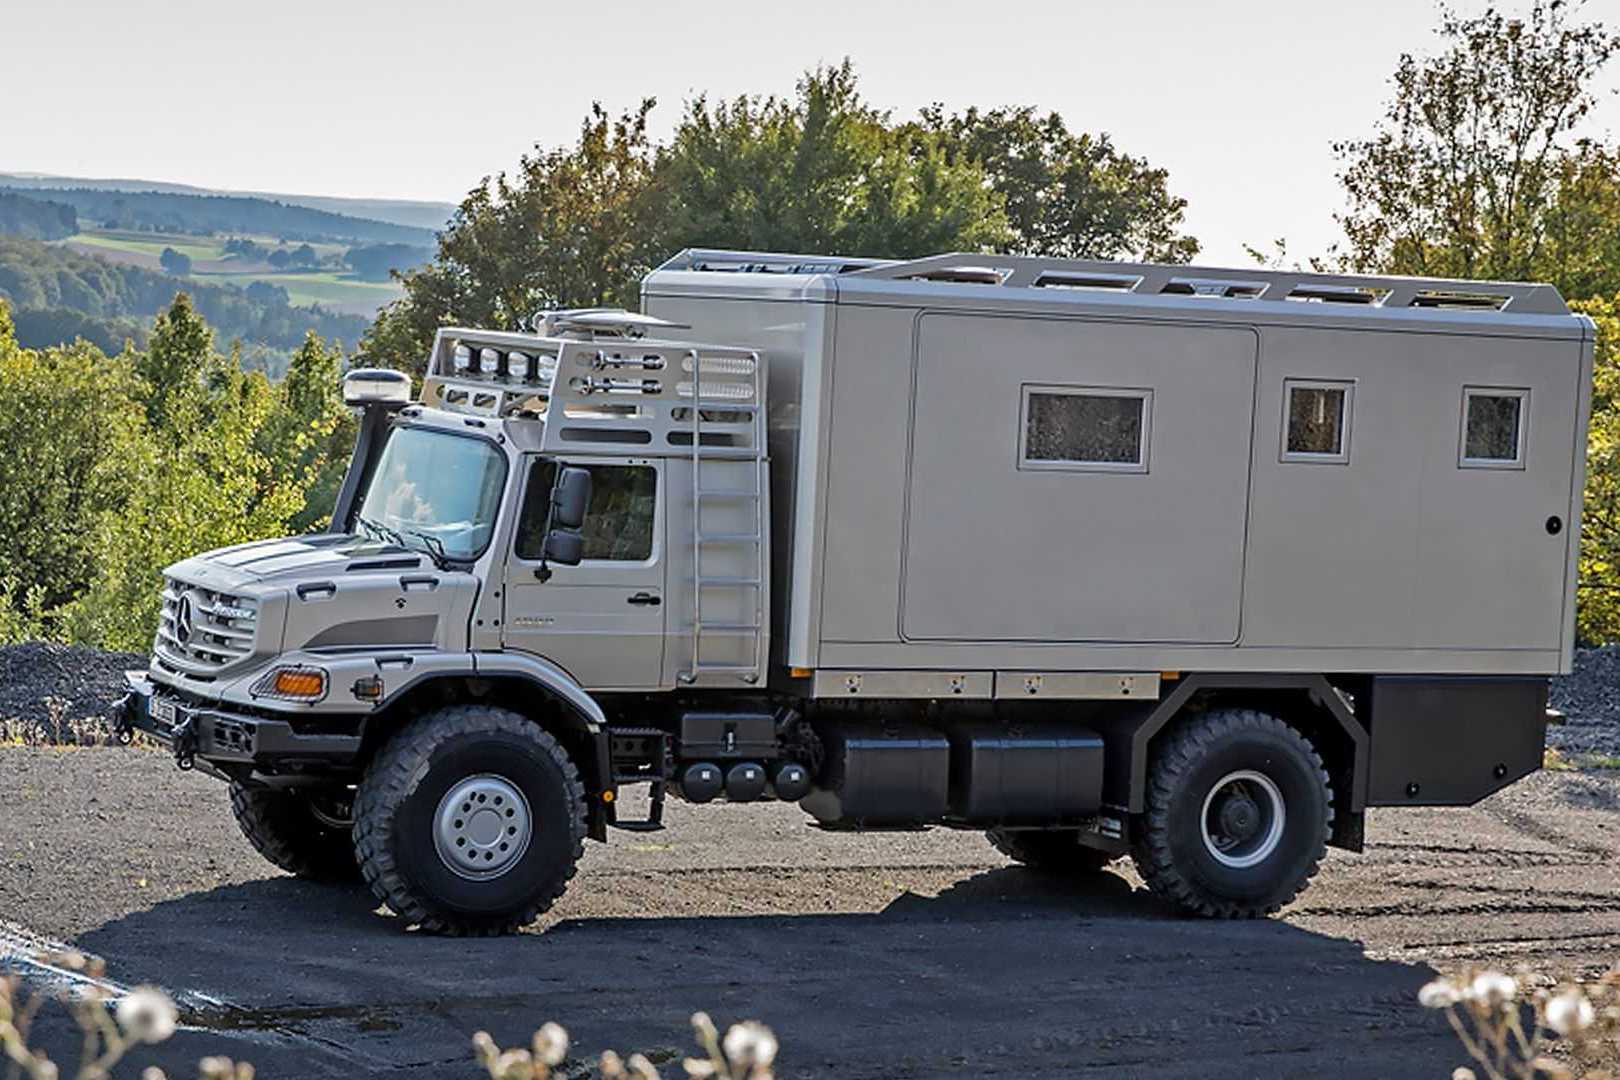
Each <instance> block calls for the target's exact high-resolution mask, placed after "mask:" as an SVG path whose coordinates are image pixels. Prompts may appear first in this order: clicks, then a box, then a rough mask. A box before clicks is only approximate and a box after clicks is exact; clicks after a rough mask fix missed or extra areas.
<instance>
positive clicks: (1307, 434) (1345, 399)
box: [1282, 379, 1355, 465]
mask: <svg viewBox="0 0 1620 1080" xmlns="http://www.w3.org/2000/svg"><path fill="white" fill-rule="evenodd" d="M1283 385H1284V388H1285V389H1284V393H1283V446H1282V460H1284V461H1307V462H1328V463H1333V464H1339V465H1343V464H1346V463H1348V462H1349V460H1350V404H1351V396H1352V393H1353V391H1354V389H1355V384H1353V383H1349V382H1312V381H1307V380H1305V379H1288V380H1287V381H1286V382H1285V383H1284V384H1283Z"/></svg>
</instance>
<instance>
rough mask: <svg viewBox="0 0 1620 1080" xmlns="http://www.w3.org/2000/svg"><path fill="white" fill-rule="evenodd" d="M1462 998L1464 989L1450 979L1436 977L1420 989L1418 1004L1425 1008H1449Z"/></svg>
mask: <svg viewBox="0 0 1620 1080" xmlns="http://www.w3.org/2000/svg"><path fill="white" fill-rule="evenodd" d="M1461 1000H1462V991H1460V990H1458V989H1457V984H1456V983H1454V982H1452V981H1451V980H1450V979H1436V980H1434V981H1433V982H1431V983H1428V984H1426V985H1425V986H1424V987H1423V989H1421V990H1419V991H1418V1004H1419V1005H1422V1006H1423V1007H1424V1008H1425V1009H1449V1008H1451V1006H1453V1005H1455V1004H1457V1002H1459V1001H1461Z"/></svg>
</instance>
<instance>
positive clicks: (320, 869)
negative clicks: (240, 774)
mask: <svg viewBox="0 0 1620 1080" xmlns="http://www.w3.org/2000/svg"><path fill="white" fill-rule="evenodd" d="M231 813H232V814H233V815H234V816H235V817H236V824H237V825H238V826H239V827H240V828H241V830H242V835H243V836H245V837H247V841H248V843H250V844H252V845H253V849H254V850H255V851H257V852H258V853H259V854H260V855H263V856H264V857H265V858H266V859H268V860H270V862H272V863H274V864H275V865H276V866H279V867H281V868H282V869H283V870H285V871H287V872H288V873H289V874H296V875H298V876H299V877H301V878H306V879H308V880H310V881H331V882H350V881H359V880H360V868H359V866H358V865H356V863H355V860H354V841H353V840H352V839H351V838H350V835H349V830H348V829H339V828H333V827H332V826H331V825H329V824H327V823H326V822H323V821H321V820H320V819H319V818H317V817H316V816H315V815H314V814H313V813H311V812H310V808H309V799H308V797H307V796H306V795H304V794H301V793H300V792H297V791H277V790H275V789H274V788H264V787H245V786H243V785H242V784H239V783H235V782H233V783H232V784H231Z"/></svg>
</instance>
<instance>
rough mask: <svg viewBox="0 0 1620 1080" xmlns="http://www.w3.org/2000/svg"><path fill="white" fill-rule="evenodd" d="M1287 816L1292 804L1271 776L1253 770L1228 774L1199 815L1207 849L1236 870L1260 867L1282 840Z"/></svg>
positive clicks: (1210, 793)
mask: <svg viewBox="0 0 1620 1080" xmlns="http://www.w3.org/2000/svg"><path fill="white" fill-rule="evenodd" d="M1251 808H1252V809H1251ZM1250 814H1252V815H1254V820H1253V822H1252V824H1251V823H1250V822H1249V821H1248V815H1250ZM1287 819H1288V804H1287V803H1285V802H1284V801H1283V795H1282V790H1281V789H1280V788H1278V787H1277V785H1276V783H1275V782H1274V781H1273V780H1272V779H1271V777H1269V776H1267V775H1266V774H1265V773H1261V772H1256V771H1255V770H1253V769H1239V770H1237V771H1236V772H1230V773H1227V774H1226V775H1225V776H1223V777H1221V778H1220V779H1219V780H1217V781H1216V782H1215V784H1214V786H1212V787H1211V788H1210V789H1209V794H1208V795H1205V796H1204V810H1203V813H1202V814H1201V815H1200V818H1199V820H1200V823H1201V828H1202V833H1203V837H1204V849H1205V850H1206V851H1208V852H1209V854H1210V857H1211V858H1213V859H1214V860H1215V861H1216V862H1218V863H1220V864H1221V865H1222V866H1229V867H1231V868H1232V869H1234V870H1246V869H1248V868H1249V867H1251V866H1258V865H1259V864H1260V863H1263V862H1265V861H1266V859H1268V858H1270V857H1271V854H1272V852H1274V851H1276V850H1277V846H1278V845H1279V844H1281V843H1282V835H1283V825H1284V824H1285V823H1286V822H1287Z"/></svg>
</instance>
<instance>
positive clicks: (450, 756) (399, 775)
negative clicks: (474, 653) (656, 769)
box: [354, 705, 585, 934]
mask: <svg viewBox="0 0 1620 1080" xmlns="http://www.w3.org/2000/svg"><path fill="white" fill-rule="evenodd" d="M584 840H585V790H584V787H583V785H582V784H581V783H580V780H579V772H578V770H577V769H575V767H574V763H573V762H572V761H571V760H570V759H569V757H568V754H567V753H566V752H565V751H564V750H563V748H562V747H561V746H560V745H559V744H558V743H557V741H556V740H555V739H554V738H552V737H551V735H549V734H547V733H546V732H545V731H543V730H541V728H539V727H538V726H537V725H535V724H534V723H533V722H532V721H530V720H528V719H526V718H525V717H523V716H520V715H518V714H517V713H514V712H509V711H507V710H505V709H496V708H490V707H486V706H476V705H458V706H454V707H451V708H447V709H441V710H440V711H438V712H435V713H430V714H428V715H426V716H422V717H419V718H418V719H416V720H415V721H413V722H412V723H411V724H409V725H408V726H407V727H406V728H405V729H404V730H402V731H400V732H399V734H397V735H396V736H394V738H393V739H392V740H391V741H390V742H389V743H388V745H387V746H385V747H384V748H383V749H382V751H381V752H380V753H379V754H378V755H377V758H376V760H375V761H373V762H372V765H371V768H370V770H369V771H368V772H367V773H366V776H365V779H364V780H362V781H361V783H360V791H359V795H358V796H357V798H356V799H355V828H354V844H355V851H356V853H357V855H358V857H359V862H360V868H361V871H362V872H363V873H364V875H365V878H366V882H367V883H368V884H369V885H370V886H371V890H372V892H374V893H375V894H376V896H377V898H378V899H379V900H381V901H382V902H383V903H385V904H387V905H388V906H389V907H390V908H392V909H393V910H394V911H395V912H397V913H398V914H399V915H400V916H401V917H403V918H404V919H406V920H407V921H409V922H411V923H414V924H416V925H419V926H421V927H422V928H423V929H426V930H433V931H439V932H443V933H454V934H500V933H508V932H510V931H513V930H516V929H517V928H518V927H521V926H523V925H525V924H527V923H530V922H533V921H534V919H535V918H536V917H537V916H538V915H539V914H540V913H541V912H543V911H545V910H546V909H547V908H549V907H551V905H552V904H553V903H555V902H556V900H557V898H558V897H560V896H561V895H562V893H563V889H564V888H565V887H566V886H567V884H568V880H569V879H570V878H572V877H573V876H574V866H575V863H576V862H577V861H578V859H579V857H580V856H581V855H582V854H583V853H584Z"/></svg>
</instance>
